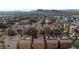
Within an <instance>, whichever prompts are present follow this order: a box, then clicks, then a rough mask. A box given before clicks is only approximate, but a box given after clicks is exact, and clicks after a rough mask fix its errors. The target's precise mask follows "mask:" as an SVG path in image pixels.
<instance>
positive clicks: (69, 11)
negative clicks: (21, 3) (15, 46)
mask: <svg viewBox="0 0 79 59" xmlns="http://www.w3.org/2000/svg"><path fill="white" fill-rule="evenodd" d="M28 14H53V15H72V14H79V10H78V9H66V10H53V9H52V10H45V9H37V10H32V11H30V12H27V11H0V15H15V16H17V15H28Z"/></svg>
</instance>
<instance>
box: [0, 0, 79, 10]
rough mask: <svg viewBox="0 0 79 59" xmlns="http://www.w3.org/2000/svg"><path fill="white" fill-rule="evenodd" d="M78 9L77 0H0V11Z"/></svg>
mask: <svg viewBox="0 0 79 59" xmlns="http://www.w3.org/2000/svg"><path fill="white" fill-rule="evenodd" d="M36 9H58V10H59V9H61V10H63V9H79V0H0V11H3V10H4V11H9V10H10V11H13V10H16V11H17V10H23V11H26V10H27V11H30V10H36Z"/></svg>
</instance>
